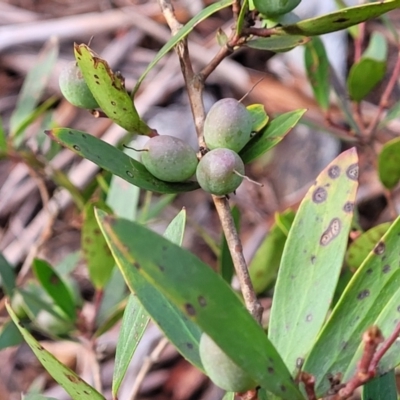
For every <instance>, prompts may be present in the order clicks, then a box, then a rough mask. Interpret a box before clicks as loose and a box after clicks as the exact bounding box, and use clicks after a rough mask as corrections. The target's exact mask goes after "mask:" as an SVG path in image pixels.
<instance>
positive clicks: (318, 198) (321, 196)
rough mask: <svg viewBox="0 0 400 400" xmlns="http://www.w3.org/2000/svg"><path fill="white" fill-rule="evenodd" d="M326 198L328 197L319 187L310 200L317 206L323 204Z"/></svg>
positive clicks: (324, 190)
mask: <svg viewBox="0 0 400 400" xmlns="http://www.w3.org/2000/svg"><path fill="white" fill-rule="evenodd" d="M327 197H328V192H327V191H326V189H324V188H323V187H321V186H319V187H317V188H316V189H315V190H314V192H313V194H312V200H313V202H314V203H317V204H318V203H323V202H324V201H325V200H326V198H327Z"/></svg>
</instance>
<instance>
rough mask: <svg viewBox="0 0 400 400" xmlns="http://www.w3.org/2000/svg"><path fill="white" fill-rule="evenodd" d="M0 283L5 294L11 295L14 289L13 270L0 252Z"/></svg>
mask: <svg viewBox="0 0 400 400" xmlns="http://www.w3.org/2000/svg"><path fill="white" fill-rule="evenodd" d="M0 284H1V287H2V289H3V291H4V292H5V293H6V295H7V296H8V297H11V296H12V293H13V291H14V289H15V271H14V268H13V267H12V266H11V265H10V264H9V263H8V261H7V260H6V259H5V257H4V256H3V254H2V253H0Z"/></svg>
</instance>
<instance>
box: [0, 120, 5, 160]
mask: <svg viewBox="0 0 400 400" xmlns="http://www.w3.org/2000/svg"><path fill="white" fill-rule="evenodd" d="M6 152H7V135H6V131H5V129H4V125H3V120H2V118H1V117H0V156H1V153H6Z"/></svg>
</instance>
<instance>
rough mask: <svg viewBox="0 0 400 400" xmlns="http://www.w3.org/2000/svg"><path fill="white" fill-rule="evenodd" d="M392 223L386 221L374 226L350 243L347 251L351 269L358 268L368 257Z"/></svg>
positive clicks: (347, 259)
mask: <svg viewBox="0 0 400 400" xmlns="http://www.w3.org/2000/svg"><path fill="white" fill-rule="evenodd" d="M390 225H391V223H390V222H385V223H383V224H380V225H377V226H374V227H373V228H371V229H369V230H368V231H366V232H364V233H362V234H361V235H360V236H359V237H358V238H357V239H355V240H354V242H352V243H351V244H350V246H349V248H348V249H347V252H346V264H347V265H348V267H349V268H350V269H352V270H353V271H356V270H357V269H358V267H359V266H360V265H361V264H362V263H363V261H364V260H365V259H366V258H367V256H368V254H369V252H370V251H371V250H372V249H373V248H374V247H375V244H376V243H378V242H379V239H380V238H381V237H382V236H383V235H384V234H385V233H386V232H387V230H388V229H389V227H390Z"/></svg>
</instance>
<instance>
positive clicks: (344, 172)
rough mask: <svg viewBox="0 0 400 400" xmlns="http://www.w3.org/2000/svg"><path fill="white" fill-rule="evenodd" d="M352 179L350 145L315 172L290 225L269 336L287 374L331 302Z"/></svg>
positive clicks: (347, 224) (348, 217) (351, 205)
mask: <svg viewBox="0 0 400 400" xmlns="http://www.w3.org/2000/svg"><path fill="white" fill-rule="evenodd" d="M357 178H358V164H357V152H356V149H355V148H351V149H350V150H347V151H345V152H343V153H342V154H341V155H339V156H338V157H337V158H336V159H335V160H333V161H332V162H331V163H330V164H329V165H328V166H327V167H326V168H325V169H324V170H323V171H322V172H321V173H320V175H319V176H318V178H317V179H316V181H315V183H314V184H313V185H312V187H311V188H310V189H309V191H308V192H307V194H306V196H305V197H304V199H303V201H302V203H301V205H300V207H299V209H298V211H297V214H296V217H295V220H294V222H293V225H292V228H291V229H290V232H289V236H288V238H287V241H286V244H285V249H284V251H283V255H282V262H281V266H280V269H279V273H278V279H277V282H276V285H275V291H274V299H273V302H272V309H271V316H270V323H269V330H268V336H269V338H270V340H271V341H272V343H274V345H275V346H276V348H277V350H278V351H279V352H280V354H281V356H282V358H283V360H284V361H285V363H286V365H287V366H288V368H289V370H290V371H291V372H292V373H296V368H297V367H296V365H297V360H298V359H304V358H305V357H306V356H307V354H308V353H309V351H310V350H311V347H312V345H313V343H314V341H315V338H316V336H317V334H318V332H319V330H320V329H321V327H322V325H323V323H324V321H325V318H326V315H327V312H328V309H329V306H330V303H331V301H332V297H333V294H334V291H335V287H336V284H337V281H338V278H339V274H340V270H341V268H342V263H343V256H344V252H345V250H346V245H347V241H348V234H349V231H350V227H351V222H352V217H353V208H354V202H355V196H356V191H357V186H358V182H357ZM316 299H318V301H316ZM305 371H307V370H305Z"/></svg>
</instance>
